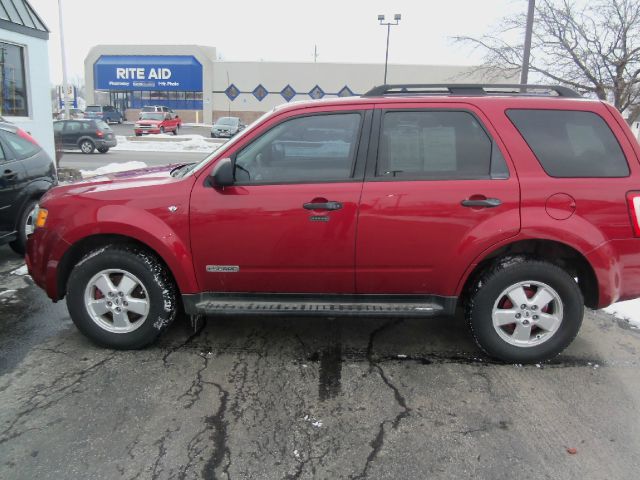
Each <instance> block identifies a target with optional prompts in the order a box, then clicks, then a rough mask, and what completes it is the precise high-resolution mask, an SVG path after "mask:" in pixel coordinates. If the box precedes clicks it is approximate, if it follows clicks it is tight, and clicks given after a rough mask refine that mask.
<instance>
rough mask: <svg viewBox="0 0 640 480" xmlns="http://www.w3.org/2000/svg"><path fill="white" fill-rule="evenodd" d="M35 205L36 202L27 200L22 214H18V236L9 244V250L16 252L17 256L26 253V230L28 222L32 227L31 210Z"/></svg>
mask: <svg viewBox="0 0 640 480" xmlns="http://www.w3.org/2000/svg"><path fill="white" fill-rule="evenodd" d="M37 203H38V201H37V200H29V201H28V202H27V204H26V205H25V206H24V208H23V209H22V212H20V217H19V218H18V223H17V225H16V230H17V232H18V235H17V236H16V239H15V240H14V241H12V242H10V243H9V246H10V247H11V250H13V251H14V252H16V253H17V254H18V255H24V254H25V252H26V251H27V228H28V225H29V222H31V224H32V225H33V209H34V208H35V206H36V204H37Z"/></svg>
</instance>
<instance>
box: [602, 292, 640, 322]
mask: <svg viewBox="0 0 640 480" xmlns="http://www.w3.org/2000/svg"><path fill="white" fill-rule="evenodd" d="M604 311H605V312H607V313H611V314H613V315H614V316H615V317H617V318H621V319H623V320H626V321H627V322H629V324H631V326H632V327H634V328H640V298H639V299H635V300H627V301H626V302H618V303H614V304H613V305H611V306H609V307H607V308H605V309H604Z"/></svg>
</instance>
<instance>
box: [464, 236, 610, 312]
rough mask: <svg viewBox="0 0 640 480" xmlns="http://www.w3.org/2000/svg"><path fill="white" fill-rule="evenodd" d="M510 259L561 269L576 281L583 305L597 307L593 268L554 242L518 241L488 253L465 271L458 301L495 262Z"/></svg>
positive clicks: (584, 259)
mask: <svg viewBox="0 0 640 480" xmlns="http://www.w3.org/2000/svg"><path fill="white" fill-rule="evenodd" d="M512 257H526V258H529V259H535V260H542V261H547V262H550V263H552V264H554V265H557V266H558V267H560V268H563V269H564V270H566V271H567V272H569V274H570V275H571V276H573V277H574V278H576V279H577V282H578V286H579V287H580V290H581V292H582V295H583V297H584V302H585V305H586V306H587V307H589V308H598V303H599V282H598V277H597V275H596V272H595V270H594V268H593V266H592V265H591V263H590V262H589V260H588V259H587V258H586V257H585V256H584V255H583V254H582V253H581V252H579V251H578V250H576V249H575V248H574V247H572V246H570V245H567V244H566V243H562V242H559V241H556V240H542V239H527V240H519V241H516V242H512V243H509V244H507V245H502V246H500V247H499V248H496V249H494V250H492V251H490V252H488V253H487V254H486V255H485V256H484V257H482V258H481V259H480V261H478V262H477V263H476V264H475V266H474V267H473V268H470V269H469V270H468V271H467V272H466V274H465V277H464V278H463V279H462V280H461V288H459V293H460V294H461V298H465V297H466V296H467V293H468V292H469V291H470V289H471V288H472V287H473V285H474V284H475V282H476V281H477V279H478V278H479V277H480V276H481V275H482V273H483V272H485V271H486V270H487V269H488V268H491V266H493V265H494V264H495V263H496V262H498V261H501V260H504V259H506V258H512Z"/></svg>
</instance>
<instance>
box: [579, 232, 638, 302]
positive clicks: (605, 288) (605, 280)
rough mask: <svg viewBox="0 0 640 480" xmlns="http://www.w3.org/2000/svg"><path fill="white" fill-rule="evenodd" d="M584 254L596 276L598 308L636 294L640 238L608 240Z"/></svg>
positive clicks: (636, 296) (631, 297)
mask: <svg viewBox="0 0 640 480" xmlns="http://www.w3.org/2000/svg"><path fill="white" fill-rule="evenodd" d="M586 257H587V260H588V261H589V263H590V264H591V266H592V267H593V269H594V272H595V274H596V278H597V279H598V308H604V307H606V306H609V305H611V304H612V303H615V302H620V301H623V300H631V299H634V298H640V238H629V239H624V240H611V241H609V242H607V243H604V244H602V245H600V246H599V247H598V248H596V249H594V250H592V251H591V252H589V253H588V254H587V255H586Z"/></svg>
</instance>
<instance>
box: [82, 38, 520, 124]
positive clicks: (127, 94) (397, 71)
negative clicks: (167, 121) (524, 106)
mask: <svg viewBox="0 0 640 480" xmlns="http://www.w3.org/2000/svg"><path fill="white" fill-rule="evenodd" d="M383 75H384V64H362V63H313V62H226V61H219V60H217V59H216V49H215V48H213V47H202V46H198V45H98V46H95V47H93V48H92V49H91V51H90V52H89V54H88V55H87V58H86V59H85V83H86V90H87V92H86V93H87V103H88V104H92V103H99V104H103V105H106V104H110V105H114V106H116V107H117V108H118V109H120V110H121V111H123V112H125V114H126V116H127V117H128V119H130V120H133V119H135V118H137V114H138V111H139V109H140V108H141V107H143V106H144V105H165V106H167V107H170V108H173V109H174V110H176V111H178V112H179V113H180V114H181V116H182V117H183V118H184V119H185V121H195V120H196V119H197V120H199V121H204V122H211V121H212V120H213V119H216V118H218V117H220V116H227V115H229V116H239V117H241V118H242V119H243V120H244V121H245V122H250V121H252V120H254V119H255V118H257V117H258V116H260V115H262V114H263V113H264V112H266V111H268V110H270V109H271V108H273V107H274V106H276V105H278V104H281V103H286V102H291V101H296V100H309V99H310V98H323V97H335V96H350V95H360V94H363V93H365V92H366V91H368V90H369V89H371V88H372V87H373V86H375V85H379V84H381V83H382V81H383ZM514 80H515V78H513V77H512V78H507V77H505V78H496V77H495V74H493V75H492V77H491V78H490V79H488V78H486V77H485V75H483V74H482V73H481V72H479V71H478V69H477V68H476V67H469V66H451V65H394V64H391V65H389V72H388V76H387V82H388V83H474V82H476V83H477V82H482V81H485V83H499V82H509V81H511V82H513V81H514Z"/></svg>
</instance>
